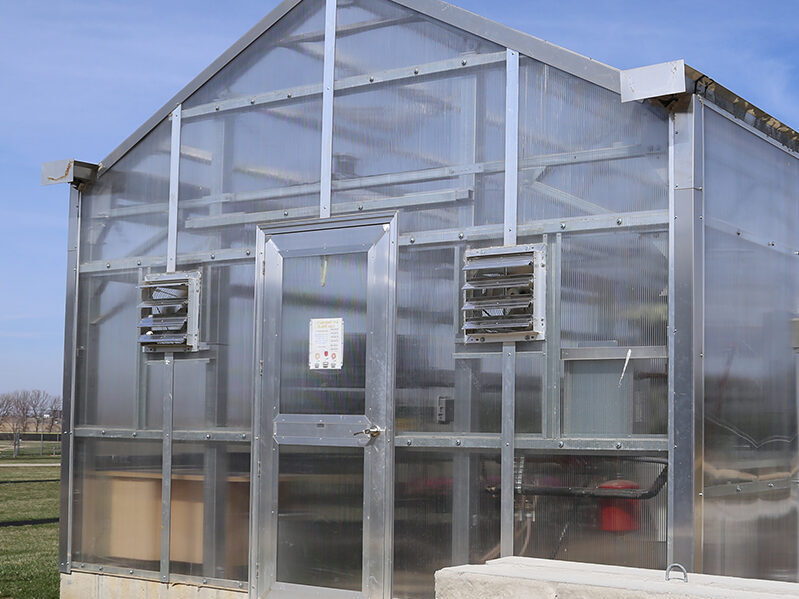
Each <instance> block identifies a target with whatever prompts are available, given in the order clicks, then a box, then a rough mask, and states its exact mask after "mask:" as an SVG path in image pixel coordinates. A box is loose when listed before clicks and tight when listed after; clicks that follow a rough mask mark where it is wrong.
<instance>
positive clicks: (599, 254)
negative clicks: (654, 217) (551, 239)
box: [561, 231, 669, 347]
mask: <svg viewBox="0 0 799 599" xmlns="http://www.w3.org/2000/svg"><path fill="white" fill-rule="evenodd" d="M668 273H669V260H668V234H667V233H666V232H665V231H664V232H651V233H650V232H627V231H615V232H612V233H596V234H588V235H570V236H566V235H564V236H563V245H562V258H561V281H562V283H561V284H562V287H561V302H562V306H561V327H562V344H563V347H583V346H622V347H624V346H637V345H643V346H664V345H666V338H667V335H666V332H667V328H666V327H667V317H668Z"/></svg>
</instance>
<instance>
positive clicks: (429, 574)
mask: <svg viewBox="0 0 799 599" xmlns="http://www.w3.org/2000/svg"><path fill="white" fill-rule="evenodd" d="M395 468H396V469H395V488H394V591H393V597H396V598H398V599H432V597H433V596H434V594H435V593H434V581H433V574H434V572H435V571H436V570H440V569H441V568H445V567H447V566H450V565H454V564H463V563H470V564H475V563H483V562H485V561H486V560H488V559H494V558H497V557H499V534H500V532H499V530H500V526H499V514H500V496H499V493H498V492H497V491H496V489H497V488H498V487H499V483H500V457H499V453H491V452H477V451H468V450H438V449H406V448H400V447H398V448H397V452H396V467H395Z"/></svg>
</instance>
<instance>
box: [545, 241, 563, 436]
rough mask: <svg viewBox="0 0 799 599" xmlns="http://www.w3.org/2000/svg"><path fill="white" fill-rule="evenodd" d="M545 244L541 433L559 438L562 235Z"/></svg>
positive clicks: (561, 364)
mask: <svg viewBox="0 0 799 599" xmlns="http://www.w3.org/2000/svg"><path fill="white" fill-rule="evenodd" d="M546 243H547V266H548V268H547V276H548V278H549V280H548V281H547V338H546V359H547V362H546V372H545V375H544V381H545V383H546V386H545V388H544V393H543V401H544V405H543V406H542V410H541V418H542V423H541V424H542V427H543V429H542V430H543V433H544V436H545V437H546V438H548V439H559V438H560V436H561V422H560V420H561V417H560V401H561V399H560V378H561V368H562V366H563V363H562V360H561V359H560V348H561V339H560V335H561V324H560V311H561V301H560V300H561V298H560V288H561V282H562V281H561V248H562V244H563V237H562V235H561V234H560V233H557V234H555V235H554V237H553V236H552V235H549V236H548V239H547V240H546Z"/></svg>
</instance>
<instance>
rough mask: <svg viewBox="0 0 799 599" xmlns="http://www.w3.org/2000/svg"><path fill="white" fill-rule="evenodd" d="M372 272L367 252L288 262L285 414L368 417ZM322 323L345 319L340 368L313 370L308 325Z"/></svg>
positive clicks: (283, 313) (284, 319)
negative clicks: (320, 320)
mask: <svg viewBox="0 0 799 599" xmlns="http://www.w3.org/2000/svg"><path fill="white" fill-rule="evenodd" d="M367 268H368V256H367V253H366V252H355V253H350V254H331V255H327V256H302V257H284V258H283V305H282V311H281V325H280V330H281V343H280V352H281V356H280V412H281V413H283V414H363V413H364V410H365V405H366V404H365V399H366V359H367V355H366V348H367V343H368V341H369V339H368V333H369V324H368V319H367V310H368V309H369V308H370V307H369V306H367V274H368V273H367ZM371 309H376V307H375V308H371ZM318 318H341V319H343V356H340V357H339V359H340V361H341V362H340V363H341V368H339V369H327V370H325V369H311V368H310V367H309V363H308V357H309V355H308V352H309V343H310V341H309V339H310V330H309V326H310V322H311V320H312V319H318ZM321 359H322V360H324V359H325V357H324V356H321ZM331 359H335V358H332V357H331Z"/></svg>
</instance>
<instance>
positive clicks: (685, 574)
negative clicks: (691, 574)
mask: <svg viewBox="0 0 799 599" xmlns="http://www.w3.org/2000/svg"><path fill="white" fill-rule="evenodd" d="M675 568H676V569H677V570H680V571H682V578H681V579H680V580H682V581H683V582H688V571H687V570H686V569H685V567H684V566H683V565H682V564H669V567H668V568H666V580H671V571H672V570H674V569H675Z"/></svg>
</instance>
